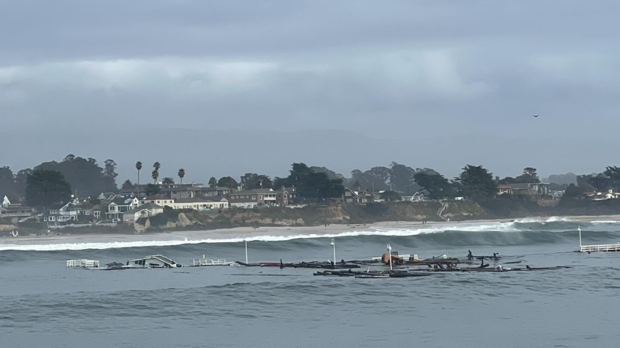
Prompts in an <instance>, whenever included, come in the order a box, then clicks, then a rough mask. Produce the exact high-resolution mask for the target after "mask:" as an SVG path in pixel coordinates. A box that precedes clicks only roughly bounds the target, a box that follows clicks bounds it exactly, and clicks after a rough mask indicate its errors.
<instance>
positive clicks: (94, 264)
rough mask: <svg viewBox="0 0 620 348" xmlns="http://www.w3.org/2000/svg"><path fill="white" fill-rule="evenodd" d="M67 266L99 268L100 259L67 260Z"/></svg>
mask: <svg viewBox="0 0 620 348" xmlns="http://www.w3.org/2000/svg"><path fill="white" fill-rule="evenodd" d="M67 267H71V268H98V267H99V261H98V260H87V259H80V260H67Z"/></svg>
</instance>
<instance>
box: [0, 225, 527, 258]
mask: <svg viewBox="0 0 620 348" xmlns="http://www.w3.org/2000/svg"><path fill="white" fill-rule="evenodd" d="M519 231H521V230H519V229H518V228H516V227H515V223H514V222H499V223H483V224H467V223H462V224H461V223H458V224H453V225H441V226H435V227H424V228H415V227H414V228H411V227H407V228H368V229H366V230H360V231H344V232H335V233H309V234H290V235H254V236H248V237H247V238H245V239H244V238H243V237H233V238H207V239H189V238H185V239H178V240H145V241H126V242H125V241H123V242H118V241H111V242H91V243H52V244H0V251H78V250H106V249H123V248H143V247H171V246H181V245H196V244H215V243H242V242H243V241H244V240H247V241H248V242H286V241H292V240H306V239H318V238H345V237H366V236H376V237H384V236H388V237H410V236H417V235H427V234H441V233H445V232H450V233H468V232H471V233H476V232H500V233H503V232H519ZM69 238H70V237H69Z"/></svg>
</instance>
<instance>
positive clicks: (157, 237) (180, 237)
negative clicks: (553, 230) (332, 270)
mask: <svg viewBox="0 0 620 348" xmlns="http://www.w3.org/2000/svg"><path fill="white" fill-rule="evenodd" d="M558 220H570V221H583V222H584V223H588V222H596V221H609V222H620V215H600V216H563V217H531V218H521V219H495V220H472V221H466V222H451V221H445V222H430V221H429V222H427V223H425V224H423V223H421V222H402V221H400V222H396V221H387V222H378V223H374V224H351V225H338V224H332V225H329V226H297V227H290V226H284V227H260V228H257V229H254V228H252V227H237V228H230V229H218V230H196V231H171V232H158V233H143V234H102V233H96V234H88V233H76V234H69V233H64V234H60V235H58V234H56V235H51V236H50V235H44V236H23V237H15V238H8V237H6V238H0V249H7V247H9V246H10V245H11V246H26V245H54V244H63V245H70V244H111V243H112V245H111V246H110V247H113V245H115V244H118V245H119V246H120V245H121V244H123V243H130V244H134V243H149V244H148V245H153V242H161V243H162V245H170V244H177V243H178V244H186V243H202V242H214V243H217V242H236V241H241V240H243V239H244V238H246V239H247V240H249V241H253V240H266V239H265V237H269V238H270V239H268V240H274V241H275V240H287V239H296V238H308V237H311V238H319V237H338V236H347V235H355V234H358V233H363V234H373V233H381V232H384V233H385V232H386V231H387V232H389V231H412V230H413V231H416V230H417V231H419V233H428V232H441V230H443V229H445V230H450V229H464V228H471V227H475V226H483V227H484V226H485V225H487V226H488V225H494V224H500V226H501V224H508V223H512V222H515V221H517V222H546V221H558ZM488 227H491V226H488ZM414 234H415V233H414ZM2 247H4V248H2Z"/></svg>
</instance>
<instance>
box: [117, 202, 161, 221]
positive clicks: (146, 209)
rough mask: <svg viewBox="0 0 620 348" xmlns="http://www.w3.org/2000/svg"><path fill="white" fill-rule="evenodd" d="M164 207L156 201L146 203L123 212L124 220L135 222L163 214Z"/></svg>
mask: <svg viewBox="0 0 620 348" xmlns="http://www.w3.org/2000/svg"><path fill="white" fill-rule="evenodd" d="M163 212H164V208H163V207H162V206H159V205H157V204H154V203H146V204H143V205H141V206H139V207H137V208H134V209H131V210H128V211H126V212H123V213H122V217H123V222H126V223H134V222H136V221H137V220H139V219H142V218H148V217H151V216H155V215H158V214H162V213H163Z"/></svg>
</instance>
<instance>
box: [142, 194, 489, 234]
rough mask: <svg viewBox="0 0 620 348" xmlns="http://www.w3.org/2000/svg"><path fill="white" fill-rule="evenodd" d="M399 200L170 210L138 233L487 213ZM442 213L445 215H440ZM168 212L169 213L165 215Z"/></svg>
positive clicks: (465, 205) (470, 206) (474, 207)
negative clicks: (356, 203) (174, 211)
mask: <svg viewBox="0 0 620 348" xmlns="http://www.w3.org/2000/svg"><path fill="white" fill-rule="evenodd" d="M444 204H445V203H440V202H419V203H418V202H397V203H374V204H368V205H330V206H307V207H303V208H295V209H291V208H278V207H273V208H260V209H258V208H256V209H230V210H227V211H224V212H222V213H221V214H217V213H215V212H195V211H187V212H180V213H168V214H169V215H168V216H163V217H162V216H156V217H152V218H149V219H146V220H145V221H140V222H137V223H136V224H135V225H134V227H135V230H136V231H138V232H144V231H151V230H173V229H196V228H200V229H216V228H231V227H239V226H254V227H259V226H291V227H293V226H319V225H324V224H357V223H373V222H380V221H441V220H446V219H449V220H471V219H478V218H481V217H483V216H485V214H486V212H485V210H484V209H483V208H482V207H480V206H479V205H478V204H476V203H475V202H469V201H467V202H463V201H457V202H449V203H448V204H447V206H446V207H445V208H444V209H442V206H443V205H444ZM440 213H441V215H439V214H440ZM164 215H166V214H164Z"/></svg>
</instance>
